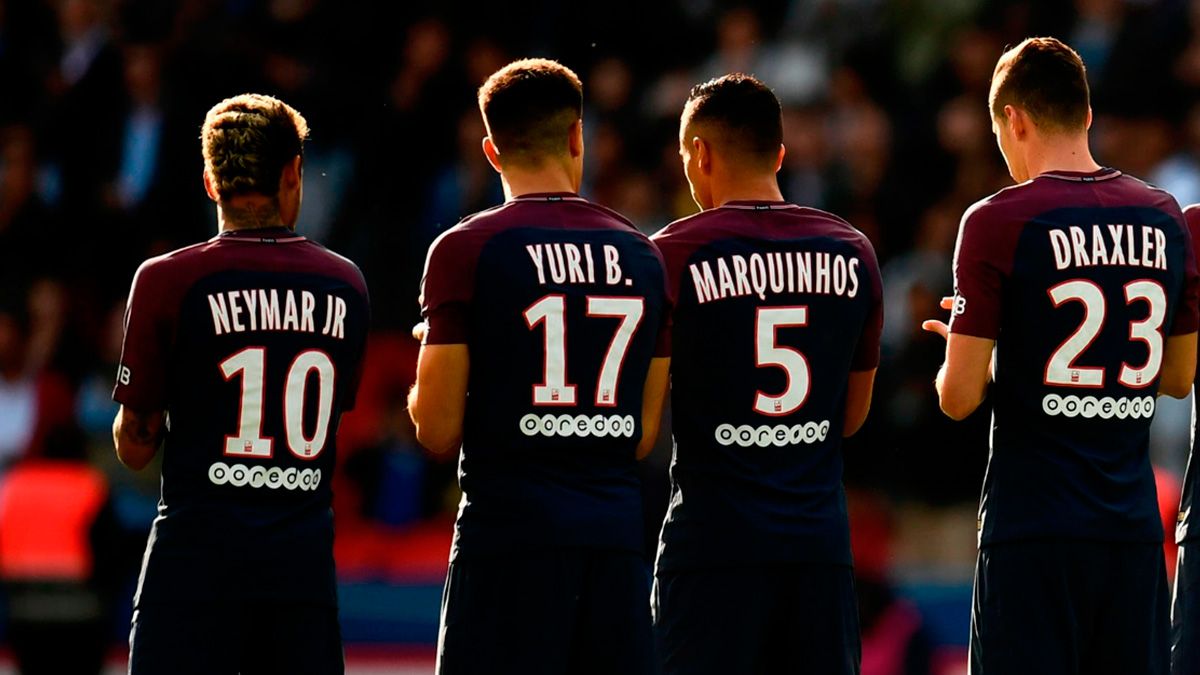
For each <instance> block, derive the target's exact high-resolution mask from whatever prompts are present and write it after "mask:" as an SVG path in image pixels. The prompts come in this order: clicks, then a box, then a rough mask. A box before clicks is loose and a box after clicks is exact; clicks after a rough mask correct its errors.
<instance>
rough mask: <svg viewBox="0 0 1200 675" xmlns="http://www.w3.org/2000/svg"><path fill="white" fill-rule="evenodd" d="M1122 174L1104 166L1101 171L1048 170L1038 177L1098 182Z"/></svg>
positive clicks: (1076, 181)
mask: <svg viewBox="0 0 1200 675" xmlns="http://www.w3.org/2000/svg"><path fill="white" fill-rule="evenodd" d="M1120 175H1121V172H1120V171H1117V170H1116V169H1110V168H1108V167H1103V168H1101V169H1100V170H1099V171H1047V172H1045V173H1043V174H1039V175H1038V176H1037V177H1038V178H1041V177H1043V176H1045V177H1046V178H1054V179H1056V180H1065V181H1071V182H1073V183H1098V182H1100V181H1103V180H1112V179H1113V178H1117V177H1119V176H1120Z"/></svg>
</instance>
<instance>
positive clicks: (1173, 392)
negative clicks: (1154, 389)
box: [1158, 333, 1197, 398]
mask: <svg viewBox="0 0 1200 675" xmlns="http://www.w3.org/2000/svg"><path fill="white" fill-rule="evenodd" d="M1196 345H1197V339H1196V333H1188V334H1186V335H1172V336H1170V337H1168V338H1167V347H1166V349H1165V350H1164V351H1163V364H1162V372H1161V374H1160V375H1159V378H1160V379H1159V381H1158V393H1159V394H1160V395H1162V396H1170V397H1171V398H1186V397H1187V395H1188V394H1189V393H1190V392H1191V391H1192V382H1193V381H1194V380H1195V377H1196Z"/></svg>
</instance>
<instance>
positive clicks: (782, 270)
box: [653, 74, 883, 675]
mask: <svg viewBox="0 0 1200 675" xmlns="http://www.w3.org/2000/svg"><path fill="white" fill-rule="evenodd" d="M782 136H783V126H782V120H781V111H780V104H779V100H778V99H777V98H776V97H775V94H774V93H773V92H772V91H771V90H770V89H769V88H767V87H766V85H764V84H763V83H762V82H759V81H758V80H756V79H754V78H753V77H750V76H747V75H741V74H734V75H726V76H725V77H721V78H718V79H715V80H712V81H710V82H706V83H704V84H701V85H698V86H696V87H695V88H694V89H692V92H691V96H690V97H689V98H688V101H687V104H686V105H685V106H684V109H683V115H682V119H681V121H680V132H679V142H680V150H679V153H680V156H681V157H682V160H683V169H684V173H685V174H686V175H687V180H688V183H689V184H690V185H691V190H692V196H693V198H694V199H695V201H696V203H697V204H698V205H699V206H700V208H702V209H704V210H703V212H702V213H700V214H697V215H695V216H691V217H689V218H684V219H683V220H679V221H676V222H674V223H672V224H670V225H668V226H667V227H666V228H665V229H664V230H662V231H661V232H659V233H658V234H656V235H655V236H654V238H653V239H654V242H655V243H656V244H658V246H659V249H660V250H661V251H662V253H663V257H664V258H665V260H666V264H667V278H668V284H669V290H670V292H671V294H672V297H673V298H674V299H675V310H674V319H673V322H674V326H673V328H672V336H673V337H672V339H673V342H674V344H673V347H672V365H671V382H672V385H671V402H672V408H671V409H672V430H673V432H674V438H675V457H674V462H673V463H672V465H671V484H672V495H671V503H670V508H669V511H668V512H667V516H666V521H665V522H664V524H663V529H662V540H661V543H660V546H659V551H658V565H657V571H656V578H655V587H654V594H653V606H654V610H655V616H654V622H655V633H656V636H657V640H658V648H659V656H660V658H661V659H662V661H663V664H664V671H665V673H667V674H668V675H683V674H692V673H799V672H805V673H822V674H823V675H836V674H838V673H857V672H859V660H860V645H859V626H858V611H857V603H856V599H855V595H854V582H853V569H852V562H851V556H850V533H849V523H848V521H847V516H846V496H845V492H844V490H843V488H842V455H841V448H842V437H843V436H848V435H850V434H853V433H854V432H855V431H857V430H858V428H859V427H860V426H861V425H862V423H863V421H864V420H865V418H866V415H867V410H868V408H869V407H870V402H871V389H872V386H873V383H874V378H875V368H876V366H877V365H878V361H879V334H880V330H881V328H882V321H883V314H882V304H881V303H882V287H881V283H880V277H879V267H878V263H877V262H876V259H875V252H874V249H873V248H872V247H871V243H870V242H869V241H868V240H867V238H866V237H865V236H863V235H862V233H860V232H859V231H858V230H856V229H854V227H852V226H851V225H850V224H849V223H847V222H846V221H844V220H842V219H841V218H838V217H837V216H834V215H832V214H829V213H825V212H823V211H818V210H816V209H811V208H803V207H800V206H797V205H795V204H789V203H787V202H786V201H784V199H783V196H782V194H781V193H780V190H779V185H778V182H777V180H776V175H775V174H776V172H777V171H778V170H779V167H780V164H781V162H782V161H783V154H784V148H783V145H782Z"/></svg>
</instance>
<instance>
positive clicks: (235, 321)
mask: <svg viewBox="0 0 1200 675" xmlns="http://www.w3.org/2000/svg"><path fill="white" fill-rule="evenodd" d="M208 308H209V310H210V311H211V312H212V321H213V333H215V334H216V335H224V334H227V333H245V332H256V331H292V332H296V333H316V332H317V322H316V311H317V296H316V294H314V293H311V292H309V291H296V290H293V289H284V290H279V289H276V288H252V289H248V290H237V291H223V292H221V293H209V294H208ZM320 333H321V335H328V336H329V337H333V338H337V339H339V340H340V339H344V338H345V337H346V301H345V300H343V299H342V298H339V297H337V296H335V295H331V294H328V293H326V294H325V311H324V323H323V324H322V326H321V331H320Z"/></svg>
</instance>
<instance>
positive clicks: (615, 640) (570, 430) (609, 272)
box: [409, 59, 669, 675]
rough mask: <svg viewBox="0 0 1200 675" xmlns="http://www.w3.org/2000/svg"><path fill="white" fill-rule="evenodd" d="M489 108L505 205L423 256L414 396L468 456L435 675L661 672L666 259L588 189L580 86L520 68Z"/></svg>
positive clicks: (435, 431)
mask: <svg viewBox="0 0 1200 675" xmlns="http://www.w3.org/2000/svg"><path fill="white" fill-rule="evenodd" d="M479 108H480V111H481V112H482V114H483V120H484V124H485V126H486V128H487V137H486V138H484V140H483V151H484V154H485V155H486V156H487V158H488V161H489V162H491V164H492V166H493V167H494V168H495V169H496V170H497V171H499V172H500V176H501V179H502V182H503V185H504V193H505V197H506V201H505V202H504V204H502V205H500V206H497V207H495V208H492V209H489V210H487V211H483V212H481V213H478V214H475V215H473V216H470V217H468V218H467V219H465V220H464V221H463V222H461V223H459V224H458V225H457V226H455V227H453V228H451V229H450V230H449V231H447V232H446V233H445V234H443V235H442V236H441V237H439V238H438V240H437V241H435V242H434V243H433V245H432V246H431V247H430V249H429V258H428V260H427V262H426V268H425V278H424V281H423V285H422V290H421V312H422V315H423V317H424V319H425V322H424V324H425V325H424V326H419V327H418V331H417V332H418V333H420V332H421V331H424V332H425V334H424V336H423V337H424V344H423V345H422V347H421V352H420V356H419V358H418V362H417V384H416V386H415V387H414V388H413V390H412V392H411V395H410V399H409V410H410V412H411V414H412V418H413V422H414V423H415V424H416V427H417V438H418V439H419V440H420V442H421V443H422V444H423V445H425V447H427V448H429V449H430V450H432V451H434V452H443V453H444V452H450V451H454V450H457V449H458V448H459V446H460V443H461V448H462V452H461V455H460V459H459V472H458V475H459V484H460V485H461V486H462V490H463V498H462V503H461V505H460V507H459V512H458V522H457V523H456V525H455V533H454V543H453V547H452V550H451V553H450V571H449V577H448V578H447V580H446V588H445V594H444V596H443V600H442V616H441V631H440V635H439V638H438V642H439V646H438V672H439V673H441V674H442V675H450V674H453V675H458V674H460V673H547V674H562V673H596V674H597V675H600V674H608V673H623V674H625V673H629V674H635V675H636V674H638V673H648V672H651V671H652V669H653V667H654V658H653V638H652V633H651V628H650V611H649V602H648V600H649V593H650V588H649V586H650V583H649V573H648V570H647V568H646V565H645V561H644V558H643V551H642V548H643V546H642V507H641V491H640V490H641V488H640V484H639V481H638V478H637V474H636V468H637V467H636V462H637V458H638V457H641V456H643V455H644V454H645V453H646V452H648V451H649V449H650V448H651V447H652V446H653V443H654V439H655V437H656V436H657V435H658V425H659V417H660V415H661V411H662V404H663V400H664V399H665V396H666V386H667V370H668V365H669V359H668V358H667V354H668V352H667V351H666V348H667V347H668V346H669V341H668V340H667V339H666V330H665V327H663V326H662V325H661V324H663V322H664V321H665V317H666V316H667V312H666V309H667V308H666V290H665V285H664V273H663V265H662V258H661V256H660V255H659V253H658V251H657V249H655V248H654V245H653V244H651V243H650V241H649V240H648V239H647V238H646V237H645V236H643V235H641V234H640V233H639V232H638V231H637V230H636V229H634V227H633V226H632V225H630V224H629V222H628V221H626V220H625V219H624V218H622V217H621V216H619V215H617V214H616V213H614V212H612V211H609V210H608V209H605V208H603V207H600V206H597V205H595V204H592V203H590V202H588V201H586V200H584V199H582V198H581V197H579V196H578V195H577V194H576V191H577V190H578V189H579V185H580V180H581V176H582V170H583V131H582V122H581V113H582V86H581V85H580V82H579V79H578V78H577V77H576V76H575V74H574V73H572V72H571V71H570V70H569V69H567V68H565V67H564V66H562V65H560V64H558V63H556V62H554V61H548V60H544V59H530V60H522V61H516V62H514V63H511V64H509V65H507V66H505V67H504V68H502V69H500V70H499V71H497V72H496V73H494V74H492V76H491V77H489V78H488V80H487V81H486V82H485V83H484V84H483V86H482V87H481V88H480V89H479ZM660 336H661V337H662V338H663V339H662V340H660Z"/></svg>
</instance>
